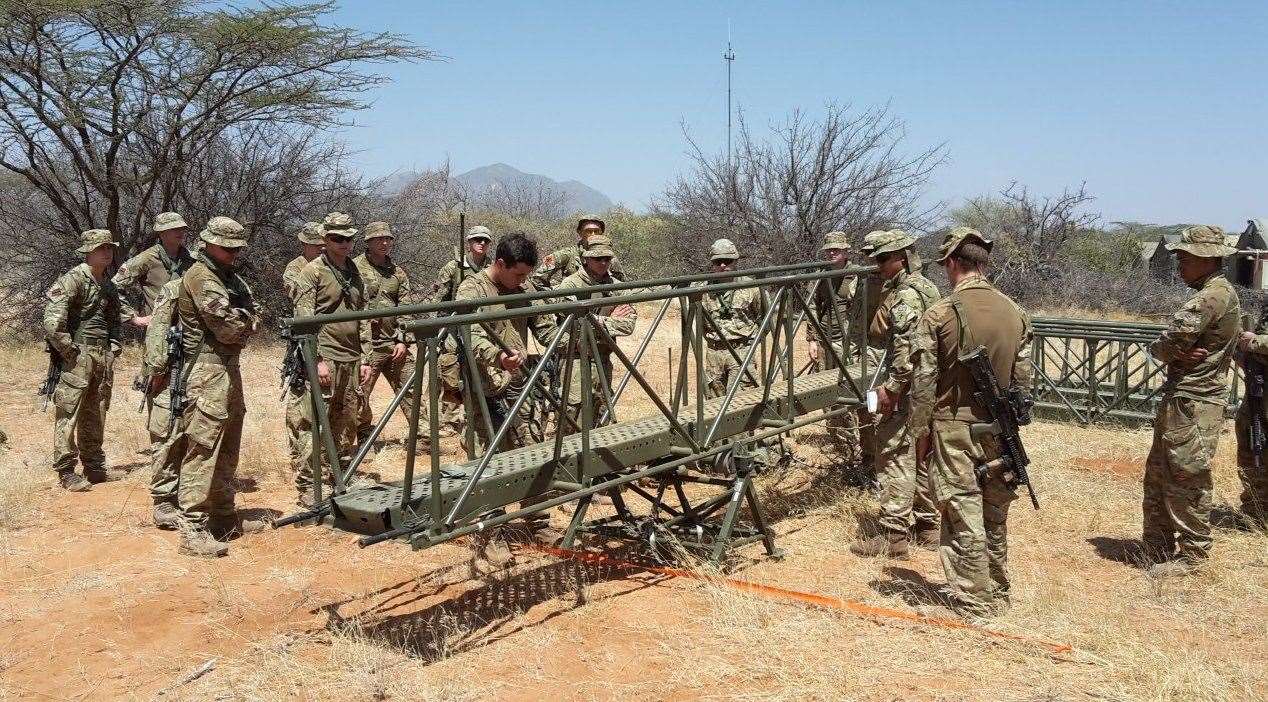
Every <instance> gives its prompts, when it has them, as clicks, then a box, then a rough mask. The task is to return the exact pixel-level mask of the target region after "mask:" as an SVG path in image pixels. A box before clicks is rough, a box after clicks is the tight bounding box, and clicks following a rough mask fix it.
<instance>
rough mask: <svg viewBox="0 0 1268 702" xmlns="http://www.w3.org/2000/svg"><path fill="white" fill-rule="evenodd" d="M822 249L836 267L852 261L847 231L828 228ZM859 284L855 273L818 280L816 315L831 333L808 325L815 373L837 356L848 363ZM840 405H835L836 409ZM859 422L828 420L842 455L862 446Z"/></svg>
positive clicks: (830, 365) (834, 367) (839, 418)
mask: <svg viewBox="0 0 1268 702" xmlns="http://www.w3.org/2000/svg"><path fill="white" fill-rule="evenodd" d="M819 251H820V253H822V254H823V257H824V259H825V260H826V261H827V262H828V263H829V264H830V266H831V267H832V268H833V269H835V270H842V269H844V268H845V267H846V266H847V265H849V262H850V241H849V238H848V236H847V235H846V233H845V232H839V231H838V232H829V233H828V235H827V236H825V237H824V238H823V246H822V247H821V248H820V249H819ZM857 285H858V279H857V278H855V277H853V276H841V277H840V278H839V279H838V278H828V279H824V280H820V281H818V282H817V283H816V284H815V288H814V300H813V301H814V308H815V318H816V319H818V320H819V324H820V326H822V327H823V328H824V331H826V332H827V333H828V337H827V338H822V337H821V336H820V334H819V332H818V330H816V329H815V327H814V325H813V324H807V325H806V342H807V346H808V348H809V350H810V361H811V363H812V365H813V370H814V372H816V373H820V372H823V371H829V370H837V357H838V356H839V357H840V358H841V361H842V362H845V363H849V360H848V358H847V356H848V354H849V341H848V340H849V338H850V313H851V310H852V309H853V305H854V295H855V290H856V288H857ZM829 346H830V347H832V348H833V349H835V350H836V355H833V354H832V352H831V351H829V349H828V347H829ZM837 407H838V406H837V405H834V406H833V409H836V408H837ZM857 424H858V421H857V419H855V418H852V417H850V416H849V415H838V416H836V417H832V418H831V419H828V420H827V429H828V437H829V438H830V439H831V440H832V443H833V445H834V446H835V447H836V449H837V451H838V452H839V453H840V454H841V455H842V456H846V455H847V454H853V453H854V451H855V450H856V449H858V448H860V446H859V444H860V440H861V437H860V435H859V430H858V429H857ZM850 458H853V456H850ZM848 460H849V458H847V461H848Z"/></svg>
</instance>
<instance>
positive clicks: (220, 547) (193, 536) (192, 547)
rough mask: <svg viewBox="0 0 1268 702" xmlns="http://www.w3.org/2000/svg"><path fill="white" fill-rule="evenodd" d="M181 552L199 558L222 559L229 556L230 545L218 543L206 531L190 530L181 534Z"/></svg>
mask: <svg viewBox="0 0 1268 702" xmlns="http://www.w3.org/2000/svg"><path fill="white" fill-rule="evenodd" d="M180 552H181V553H183V554H185V555H186V556H194V557H197V558H220V557H221V556H225V555H228V553H229V544H226V543H224V542H221V541H216V540H215V539H213V538H212V537H211V534H209V533H207V531H206V530H205V529H190V530H188V531H185V532H184V533H182V534H181V546H180Z"/></svg>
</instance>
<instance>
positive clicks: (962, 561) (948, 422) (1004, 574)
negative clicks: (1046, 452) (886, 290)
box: [910, 227, 1031, 619]
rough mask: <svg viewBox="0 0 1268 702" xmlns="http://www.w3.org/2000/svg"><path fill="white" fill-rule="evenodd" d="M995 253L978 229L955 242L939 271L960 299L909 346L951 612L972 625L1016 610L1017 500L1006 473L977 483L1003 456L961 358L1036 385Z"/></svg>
mask: <svg viewBox="0 0 1268 702" xmlns="http://www.w3.org/2000/svg"><path fill="white" fill-rule="evenodd" d="M991 244H992V242H991V241H990V240H988V239H986V238H985V237H983V236H982V235H981V234H980V233H978V231H977V230H975V229H970V228H969V227H956V228H955V229H952V230H951V231H950V232H948V233H947V235H946V237H945V239H944V240H943V242H942V248H941V249H940V251H939V254H938V255H939V258H938V262H939V263H941V264H942V265H943V266H945V267H946V270H947V279H948V280H949V281H950V283H951V285H952V287H953V290H952V292H951V294H950V295H949V296H947V297H945V298H943V299H942V300H940V301H938V302H936V303H934V304H933V305H932V306H930V307H929V309H928V311H927V312H925V315H924V316H923V317H922V318H921V319H920V322H919V324H918V325H917V327H916V332H915V334H914V335H913V337H912V339H911V344H910V348H911V353H912V364H913V370H912V372H911V410H910V412H911V419H910V426H911V433H912V436H913V439H914V440H915V441H916V455H917V457H919V458H920V460H930V455H929V451H930V448H932V450H933V453H932V458H931V460H932V464H931V466H930V474H931V478H932V481H933V496H934V500H935V501H936V503H937V505H938V509H939V511H940V512H941V517H942V534H941V549H940V551H941V558H942V568H943V570H944V571H945V572H946V577H947V583H948V586H949V588H950V590H951V594H952V609H953V610H955V612H956V613H957V614H960V615H961V616H963V617H965V618H968V619H976V618H985V617H990V616H994V615H998V614H1002V613H1004V612H1005V611H1007V609H1008V606H1009V582H1008V531H1007V520H1008V507H1009V505H1010V504H1011V503H1012V501H1013V500H1015V499H1017V494H1016V490H1015V487H1010V484H1009V482H1008V481H1007V480H1006V476H1005V475H1004V469H1003V468H999V467H997V468H993V469H992V470H990V471H988V472H986V474H985V475H983V476H982V477H981V478H980V479H979V477H978V474H977V472H976V469H977V468H978V467H979V466H984V465H985V464H987V463H988V462H989V461H991V460H993V459H995V458H997V457H999V455H1000V450H999V443H998V441H997V440H996V439H995V437H994V436H991V435H985V436H981V437H975V436H973V434H972V432H970V426H971V425H972V424H976V423H981V422H988V421H990V420H989V416H988V411H987V409H986V408H985V407H982V406H980V404H979V403H978V402H977V401H975V400H974V399H973V397H974V396H973V393H974V390H975V389H976V388H975V387H974V384H973V378H972V376H971V375H970V374H969V370H968V368H967V367H966V366H964V365H963V364H962V363H960V361H959V357H960V356H961V355H963V354H965V353H968V352H970V351H972V350H973V349H975V348H977V347H978V346H983V347H985V348H986V350H987V353H988V354H989V355H990V358H991V365H992V366H993V368H994V371H995V377H996V378H998V379H999V381H1000V382H1001V383H1006V384H1010V385H1012V386H1014V387H1017V388H1018V389H1021V390H1023V391H1027V392H1028V391H1029V388H1030V378H1031V366H1030V341H1031V331H1030V318H1029V316H1028V315H1027V314H1026V313H1025V311H1023V310H1022V309H1021V308H1020V307H1018V306H1017V304H1016V303H1015V302H1013V301H1012V300H1011V299H1009V298H1008V296H1006V295H1004V294H1003V293H1001V292H1000V291H999V290H997V289H996V288H995V287H994V286H993V285H991V284H990V282H988V281H987V280H986V277H985V275H984V274H983V269H984V268H985V267H986V265H987V263H988V262H989V260H990V250H991Z"/></svg>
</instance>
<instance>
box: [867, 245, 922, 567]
mask: <svg viewBox="0 0 1268 702" xmlns="http://www.w3.org/2000/svg"><path fill="white" fill-rule="evenodd" d="M915 243H916V238H915V237H913V236H909V235H908V234H907V233H906V232H904V231H902V230H901V229H893V230H890V231H875V232H872V233H870V234H868V235H867V237H866V238H865V239H864V240H863V252H864V253H866V254H867V255H868V256H871V257H872V260H873V261H875V263H876V266H877V268H878V273H879V275H880V277H881V279H882V280H884V281H885V282H884V284H883V286H882V289H881V304H880V307H879V308H877V310H876V314H875V316H873V317H872V320H871V325H870V327H869V329H868V341H869V343H870V344H871V345H873V346H878V347H881V348H884V349H885V351H886V354H887V355H888V356H889V358H890V359H891V360H890V365H889V377H887V378H886V379H885V382H884V384H883V385H881V386H880V388H879V389H878V390H877V391H876V394H877V411H876V416H877V417H878V422H877V425H876V429H875V445H876V450H877V453H876V471H875V472H876V476H877V479H878V480H879V482H880V501H881V513H880V520H879V521H880V526H881V528H882V529H883V530H884V533H882V534H878V535H876V536H874V537H872V538H870V539H863V540H859V541H857V542H855V543H854V544H852V545H851V546H850V551H851V552H853V553H854V554H856V555H859V556H878V555H882V554H886V555H888V556H890V557H892V558H906V557H907V537H908V533H910V532H912V531H913V530H914V533H915V538H916V542H917V543H918V544H920V545H922V546H928V547H930V548H934V547H936V546H937V544H938V511H937V507H936V506H934V504H933V496H932V494H931V486H930V483H929V469H928V466H927V465H926V464H919V465H918V464H917V462H916V452H915V445H914V444H913V443H912V440H911V431H910V429H909V428H908V422H907V420H908V414H909V409H910V404H909V402H908V398H907V392H908V390H909V389H910V386H911V373H912V362H911V339H912V335H913V334H914V333H915V331H916V325H917V324H918V323H919V321H920V318H921V316H923V315H924V313H925V310H927V309H928V308H929V306H930V305H932V304H933V303H934V302H937V301H938V299H940V298H941V297H942V296H941V295H940V294H939V293H938V288H937V287H936V286H934V284H933V283H931V282H930V281H929V279H928V278H926V277H924V276H923V275H921V273H920V256H919V255H918V254H917V253H916V252H915V251H914V250H913V249H912V246H913V245H915Z"/></svg>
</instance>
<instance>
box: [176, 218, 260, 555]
mask: <svg viewBox="0 0 1268 702" xmlns="http://www.w3.org/2000/svg"><path fill="white" fill-rule="evenodd" d="M199 238H201V239H202V241H203V249H202V250H201V251H199V252H198V253H197V254H196V255H195V261H194V264H193V265H192V266H190V268H189V270H188V271H187V272H186V273H185V275H184V277H183V278H182V279H181V285H180V294H179V296H178V297H177V299H176V315H177V323H178V324H179V326H180V329H181V343H182V347H183V351H184V355H185V358H186V359H187V361H186V364H185V365H186V367H185V369H184V370H185V373H186V377H185V397H184V398H183V399H182V400H180V402H181V404H182V407H181V408H180V422H179V424H178V425H177V429H176V434H175V435H173V437H172V439H171V445H170V446H169V447H168V450H169V451H171V452H173V455H174V456H179V457H180V470H179V474H180V480H179V485H178V487H177V497H178V507H179V508H180V512H181V522H182V525H181V526H182V528H181V546H180V550H181V552H182V553H185V554H188V555H192V556H201V557H216V556H223V555H225V554H226V553H228V551H229V547H228V545H227V544H226V543H225V541H227V540H228V539H230V538H232V537H234V536H237V535H240V534H244V533H248V532H252V531H258V530H260V529H263V528H264V527H265V526H266V524H265V523H264V522H263V521H258V520H247V519H240V518H239V516H238V514H237V511H236V510H235V509H234V487H233V485H234V474H235V473H236V472H237V469H238V450H239V448H240V445H241V442H242V424H243V419H244V417H245V416H246V402H245V400H244V399H243V394H242V371H241V368H240V366H239V363H238V359H239V356H240V355H241V353H242V348H243V346H245V344H246V342H247V339H249V338H250V337H251V335H252V334H254V333H255V332H256V331H257V330H258V329H259V326H260V317H259V313H258V310H257V309H256V305H255V301H254V300H253V299H252V297H251V289H250V288H249V287H247V284H246V282H245V281H244V280H242V278H241V277H240V276H239V275H238V274H237V273H235V272H234V268H235V267H236V266H237V263H238V256H239V255H240V254H241V253H242V251H243V249H244V247H245V246H246V244H247V233H246V230H245V229H243V227H242V225H241V224H238V223H237V222H235V221H234V220H232V219H230V218H228V217H212V218H211V221H209V222H207V227H206V228H205V229H203V230H202V232H201V233H200V234H199ZM176 410H177V408H175V407H174V408H173V411H176Z"/></svg>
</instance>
